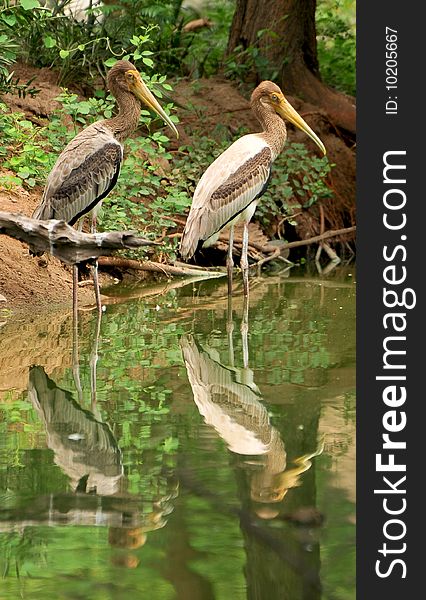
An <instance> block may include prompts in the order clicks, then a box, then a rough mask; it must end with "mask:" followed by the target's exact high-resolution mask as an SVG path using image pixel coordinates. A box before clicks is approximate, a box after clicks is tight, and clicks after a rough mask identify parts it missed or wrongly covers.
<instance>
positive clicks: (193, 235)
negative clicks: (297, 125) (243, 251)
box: [181, 134, 272, 258]
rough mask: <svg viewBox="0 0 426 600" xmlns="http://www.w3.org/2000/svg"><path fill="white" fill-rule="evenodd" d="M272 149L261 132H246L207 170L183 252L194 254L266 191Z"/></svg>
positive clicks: (196, 195)
mask: <svg viewBox="0 0 426 600" xmlns="http://www.w3.org/2000/svg"><path fill="white" fill-rule="evenodd" d="M271 164H272V152H271V149H270V147H269V146H268V144H267V143H266V141H265V140H264V139H263V138H262V137H261V136H260V135H259V134H250V135H245V136H243V137H242V138H240V139H239V140H237V141H236V142H234V143H233V144H232V146H230V147H229V148H228V149H227V150H225V152H223V154H221V155H220V156H219V157H218V158H217V159H216V160H215V161H214V162H213V163H212V164H211V165H210V166H209V168H208V169H207V171H206V172H205V173H204V175H203V176H202V178H201V179H200V181H199V183H198V185H197V188H196V190H195V192H194V199H193V202H192V206H191V210H190V212H189V216H188V219H187V223H186V227H185V231H184V233H183V237H182V242H181V254H182V256H183V257H184V258H189V257H191V256H192V255H193V254H194V252H195V250H196V248H197V245H198V242H199V241H200V240H202V241H206V240H208V239H209V238H210V237H211V236H213V235H214V234H215V233H218V232H219V231H220V230H221V229H223V228H224V227H225V225H227V224H228V223H230V222H231V221H232V220H233V219H235V218H236V217H238V215H239V214H240V213H242V212H243V211H244V210H245V209H246V208H248V206H249V205H250V204H251V203H252V202H253V201H254V200H256V198H258V197H259V196H261V195H262V193H263V192H264V191H265V189H266V186H267V184H268V180H269V176H270V173H271Z"/></svg>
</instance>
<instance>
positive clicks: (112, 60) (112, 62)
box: [104, 58, 117, 67]
mask: <svg viewBox="0 0 426 600" xmlns="http://www.w3.org/2000/svg"><path fill="white" fill-rule="evenodd" d="M116 62H117V59H116V58H109V59H108V60H106V61H105V62H104V65H105V66H106V67H113V66H114V65H115V63H116Z"/></svg>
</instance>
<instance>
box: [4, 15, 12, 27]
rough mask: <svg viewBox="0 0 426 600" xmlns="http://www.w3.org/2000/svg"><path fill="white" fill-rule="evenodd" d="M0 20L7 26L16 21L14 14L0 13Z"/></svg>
mask: <svg viewBox="0 0 426 600" xmlns="http://www.w3.org/2000/svg"><path fill="white" fill-rule="evenodd" d="M1 18H2V21H4V22H5V23H6V24H7V25H9V27H13V26H14V25H15V23H16V17H15V15H2V17H1Z"/></svg>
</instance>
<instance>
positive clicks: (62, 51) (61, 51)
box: [59, 50, 70, 58]
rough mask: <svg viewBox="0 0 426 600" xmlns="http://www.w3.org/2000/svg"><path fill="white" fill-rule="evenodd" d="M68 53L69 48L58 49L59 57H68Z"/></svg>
mask: <svg viewBox="0 0 426 600" xmlns="http://www.w3.org/2000/svg"><path fill="white" fill-rule="evenodd" d="M69 54H70V51H69V50H60V51H59V56H60V57H61V58H68V56H69Z"/></svg>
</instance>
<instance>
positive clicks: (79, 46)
mask: <svg viewBox="0 0 426 600" xmlns="http://www.w3.org/2000/svg"><path fill="white" fill-rule="evenodd" d="M77 48H78V49H79V50H81V52H83V50H84V44H79V45H78V46H77Z"/></svg>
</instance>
